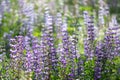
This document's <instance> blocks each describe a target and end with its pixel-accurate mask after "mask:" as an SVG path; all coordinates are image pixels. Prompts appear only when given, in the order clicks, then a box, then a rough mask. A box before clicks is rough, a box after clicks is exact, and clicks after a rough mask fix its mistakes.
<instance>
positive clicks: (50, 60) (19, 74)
mask: <svg viewBox="0 0 120 80" xmlns="http://www.w3.org/2000/svg"><path fill="white" fill-rule="evenodd" d="M17 1H18V6H19V8H20V9H19V10H18V12H19V19H20V20H19V21H21V23H22V25H21V27H20V30H19V31H20V33H18V34H17V36H15V35H12V34H10V37H9V38H10V40H9V44H10V49H9V51H10V52H9V53H10V54H9V55H8V57H9V59H8V63H9V65H7V67H6V64H4V65H2V68H3V67H4V66H5V68H6V69H4V70H3V71H2V69H1V65H0V80H3V79H4V77H3V74H6V75H7V78H8V77H9V78H8V79H10V80H120V78H119V74H120V70H119V69H120V66H119V64H120V63H119V61H120V59H119V57H120V53H119V52H120V26H119V24H118V22H117V20H116V17H115V16H113V17H111V21H109V25H107V24H105V23H106V22H105V19H104V18H105V17H106V16H107V15H108V14H109V11H108V6H107V5H106V4H105V3H104V1H103V0H99V10H98V15H97V18H98V21H97V20H96V18H95V17H96V15H94V16H93V14H92V15H91V13H90V12H89V11H87V10H86V11H83V14H82V16H83V17H82V18H83V20H81V21H84V24H83V25H81V26H80V27H82V28H81V29H80V31H81V32H84V31H85V33H84V34H83V36H78V35H79V32H80V31H75V30H77V28H76V27H75V28H74V29H75V30H73V31H72V32H70V30H69V29H71V25H69V24H71V22H70V20H69V17H68V16H67V15H64V13H62V14H61V13H60V12H58V13H57V14H56V15H55V16H54V14H53V13H52V12H51V11H50V9H49V8H47V7H46V8H45V10H44V16H43V20H42V21H43V22H42V21H41V23H42V25H40V26H39V28H40V30H41V33H40V34H39V35H37V36H36V34H35V35H33V32H34V30H33V29H34V27H35V26H34V21H35V18H36V13H35V9H34V8H36V7H35V6H34V5H33V4H32V3H30V2H29V1H28V2H27V0H17ZM5 6H10V5H9V0H5V1H2V2H1V3H0V24H1V23H2V18H3V16H4V15H3V14H4V10H8V11H9V9H8V8H9V7H8V8H5ZM1 7H3V8H5V9H4V10H3V9H2V8H1ZM76 16H77V15H76ZM106 18H107V17H106ZM94 20H96V22H97V23H95V21H94ZM73 22H74V21H73ZM78 22H79V19H78ZM96 24H99V25H97V28H101V27H106V29H105V32H104V33H105V35H104V36H102V39H100V40H99V39H96V38H97V37H96V35H97V33H96V34H95V28H96ZM37 29H38V28H37ZM72 29H73V28H72ZM82 30H83V31H82ZM23 32H26V33H25V34H24V33H23ZM77 34H78V35H77ZM98 34H99V32H98ZM38 36H39V37H38ZM81 38H83V39H81ZM0 40H1V39H0ZM0 48H1V47H0ZM0 50H1V49H0ZM0 58H1V57H0ZM2 61H3V59H2ZM2 61H0V63H1V62H2ZM6 62H7V61H6ZM1 75H2V76H1ZM2 78H3V79H2ZM113 78H114V79H113ZM5 80H6V78H5Z"/></svg>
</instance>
